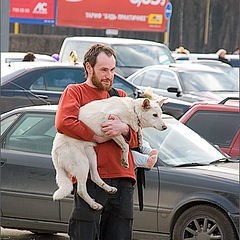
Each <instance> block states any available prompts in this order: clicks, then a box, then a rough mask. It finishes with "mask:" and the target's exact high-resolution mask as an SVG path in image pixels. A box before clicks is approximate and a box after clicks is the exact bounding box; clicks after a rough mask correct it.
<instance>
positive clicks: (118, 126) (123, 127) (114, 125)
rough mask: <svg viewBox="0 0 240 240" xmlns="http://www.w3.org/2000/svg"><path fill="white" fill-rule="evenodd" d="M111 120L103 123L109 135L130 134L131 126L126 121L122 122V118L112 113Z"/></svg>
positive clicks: (103, 128)
mask: <svg viewBox="0 0 240 240" xmlns="http://www.w3.org/2000/svg"><path fill="white" fill-rule="evenodd" d="M108 119H109V120H112V121H108V122H106V123H103V124H102V131H103V132H104V133H105V134H106V135H107V136H109V137H114V136H118V135H121V134H122V135H123V136H124V137H128V136H129V126H128V125H127V124H126V123H123V122H121V120H120V119H119V118H118V117H117V116H115V115H110V116H109V118H108Z"/></svg>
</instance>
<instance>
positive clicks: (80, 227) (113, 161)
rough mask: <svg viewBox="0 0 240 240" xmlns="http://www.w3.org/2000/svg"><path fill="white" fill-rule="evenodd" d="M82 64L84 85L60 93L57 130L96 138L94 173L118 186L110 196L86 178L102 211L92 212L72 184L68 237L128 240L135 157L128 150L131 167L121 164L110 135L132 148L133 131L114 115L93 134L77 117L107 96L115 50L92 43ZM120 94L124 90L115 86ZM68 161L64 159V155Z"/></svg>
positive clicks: (74, 136)
mask: <svg viewBox="0 0 240 240" xmlns="http://www.w3.org/2000/svg"><path fill="white" fill-rule="evenodd" d="M83 65H84V68H85V74H86V77H87V80H86V81H85V82H84V83H82V84H72V85H69V86H68V87H67V88H66V90H65V91H64V92H63V94H62V96H61V99H60V101H59V105H58V111H57V114H56V122H55V124H56V129H57V131H58V132H59V133H62V134H65V135H68V136H70V137H73V138H76V139H81V140H85V141H94V142H97V143H98V144H97V146H96V147H95V151H96V154H97V163H98V172H99V175H100V177H101V178H102V179H103V180H104V181H105V182H106V183H107V184H109V185H111V186H114V187H116V188H117V189H118V191H117V193H115V194H113V195H110V194H108V193H106V192H105V191H104V190H103V189H102V188H99V187H98V186H97V185H96V184H95V183H94V182H92V181H91V179H90V178H89V179H88V181H87V191H88V193H89V195H90V196H91V197H92V198H94V199H96V200H97V201H98V202H99V203H100V204H102V205H103V209H102V210H100V211H96V210H93V209H92V208H90V207H89V205H88V204H87V203H86V202H85V201H84V200H82V198H81V197H79V196H78V194H77V191H76V184H77V183H76V180H74V178H72V180H73V184H74V207H73V211H72V215H71V218H70V221H69V229H68V234H69V236H70V240H96V239H98V240H113V239H114V240H131V239H132V225H133V190H134V184H135V181H136V178H135V173H134V161H133V157H132V153H131V151H129V156H128V158H129V159H128V160H129V168H127V169H126V168H123V167H122V165H121V155H122V151H121V148H120V147H119V146H117V144H116V143H115V142H114V141H113V140H110V137H112V136H116V135H120V134H122V135H123V136H124V138H125V140H126V142H127V143H128V144H129V147H130V148H135V147H137V144H138V141H137V133H136V132H134V131H133V130H132V129H131V128H130V127H129V126H128V125H127V124H125V123H123V122H121V121H120V119H119V118H118V117H117V116H112V117H111V119H112V121H111V122H108V123H104V124H103V125H102V131H103V132H104V133H105V136H104V137H102V136H99V135H96V134H95V133H94V132H93V131H92V130H91V129H90V128H88V127H87V126H86V125H85V124H84V123H83V122H81V121H80V120H78V114H79V108H80V107H81V106H83V105H85V104H87V103H89V102H91V101H94V100H100V99H105V98H109V97H110V95H109V93H108V91H109V90H110V89H111V88H112V83H113V79H114V73H115V65H116V54H115V52H114V50H113V49H112V48H110V47H108V46H105V45H102V44H95V45H93V46H91V47H90V48H89V49H88V50H87V52H86V53H85V55H84V61H83ZM117 91H118V93H119V96H120V97H126V93H125V92H124V91H122V90H119V89H118V90H117ZM66 161H67V159H66Z"/></svg>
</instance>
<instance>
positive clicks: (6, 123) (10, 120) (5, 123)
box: [1, 114, 20, 135]
mask: <svg viewBox="0 0 240 240" xmlns="http://www.w3.org/2000/svg"><path fill="white" fill-rule="evenodd" d="M19 115H20V114H14V115H12V116H10V117H8V118H5V119H3V120H2V121H1V135H3V134H4V132H5V131H6V130H7V129H8V127H9V126H10V125H11V124H12V123H13V122H14V121H15V120H16V119H17V118H18V117H19Z"/></svg>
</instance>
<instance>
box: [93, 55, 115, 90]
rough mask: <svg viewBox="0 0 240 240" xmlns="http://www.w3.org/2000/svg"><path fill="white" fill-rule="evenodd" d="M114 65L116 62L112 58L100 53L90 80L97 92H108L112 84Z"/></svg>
mask: <svg viewBox="0 0 240 240" xmlns="http://www.w3.org/2000/svg"><path fill="white" fill-rule="evenodd" d="M115 65H116V60H115V58H114V56H110V57H108V56H107V55H106V54H105V53H103V52H102V53H100V54H99V55H98V56H97V62H96V65H95V66H94V68H93V73H92V78H91V80H92V83H93V85H94V86H96V87H97V88H98V89H99V90H104V91H109V90H110V89H111V88H112V84H113V78H114V73H115Z"/></svg>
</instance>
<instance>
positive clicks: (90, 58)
mask: <svg viewBox="0 0 240 240" xmlns="http://www.w3.org/2000/svg"><path fill="white" fill-rule="evenodd" d="M101 52H104V53H105V54H106V55H107V56H108V57H111V56H113V57H114V58H115V59H116V53H115V51H114V50H113V49H112V48H111V47H108V46H106V45H103V44H99V43H97V44H94V45H92V46H91V47H89V48H88V50H87V52H86V53H85V54H84V58H83V66H84V69H85V76H86V77H87V76H88V72H87V70H86V63H87V62H89V63H90V65H91V67H92V68H93V67H94V66H95V65H96V62H97V56H98V55H99V54H100V53H101Z"/></svg>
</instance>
